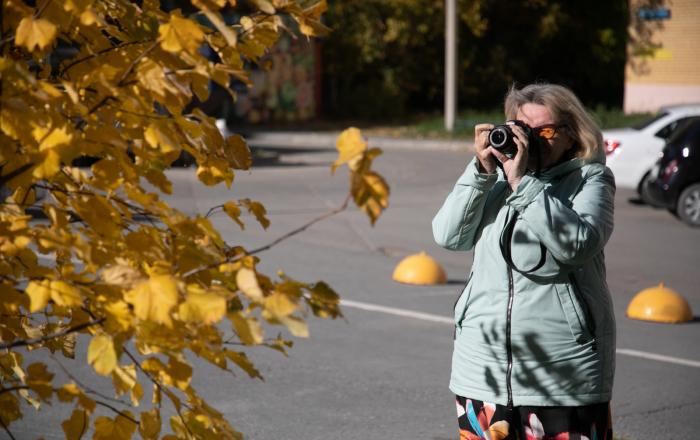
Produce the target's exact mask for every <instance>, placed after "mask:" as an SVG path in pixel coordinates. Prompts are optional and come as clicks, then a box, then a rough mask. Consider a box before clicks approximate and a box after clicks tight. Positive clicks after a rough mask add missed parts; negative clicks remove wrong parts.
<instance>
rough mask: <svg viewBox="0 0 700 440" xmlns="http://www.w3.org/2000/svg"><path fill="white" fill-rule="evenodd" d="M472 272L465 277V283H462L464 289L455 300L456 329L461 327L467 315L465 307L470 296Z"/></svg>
mask: <svg viewBox="0 0 700 440" xmlns="http://www.w3.org/2000/svg"><path fill="white" fill-rule="evenodd" d="M473 274H474V272H470V273H469V276H468V277H467V281H466V282H465V283H464V287H463V288H462V293H461V294H460V295H459V298H457V301H456V302H455V307H454V318H455V326H456V327H461V326H462V322H463V321H464V317H465V316H466V314H467V306H468V304H469V295H470V294H471V291H472V289H471V284H470V282H471V280H472V275H473Z"/></svg>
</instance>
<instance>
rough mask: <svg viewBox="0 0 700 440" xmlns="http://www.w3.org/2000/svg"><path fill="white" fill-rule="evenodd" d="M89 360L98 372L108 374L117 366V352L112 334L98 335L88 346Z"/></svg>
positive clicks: (103, 374)
mask: <svg viewBox="0 0 700 440" xmlns="http://www.w3.org/2000/svg"><path fill="white" fill-rule="evenodd" d="M87 360H88V363H89V364H90V365H92V367H93V368H94V369H95V371H96V372H97V373H98V374H101V375H102V376H107V375H108V374H110V373H111V372H112V371H113V370H114V369H115V368H116V366H117V353H116V351H114V341H113V340H112V337H111V336H108V335H97V336H95V337H93V338H92V340H91V341H90V345H89V346H88V352H87Z"/></svg>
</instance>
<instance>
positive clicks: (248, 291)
mask: <svg viewBox="0 0 700 440" xmlns="http://www.w3.org/2000/svg"><path fill="white" fill-rule="evenodd" d="M236 285H238V289H239V290H240V291H241V292H243V294H244V295H245V296H247V297H248V298H250V299H252V300H253V301H257V302H261V301H262V300H263V291H262V289H261V288H260V284H258V278H257V276H256V275H255V271H253V270H252V269H248V268H247V267H242V268H240V269H239V270H238V272H236Z"/></svg>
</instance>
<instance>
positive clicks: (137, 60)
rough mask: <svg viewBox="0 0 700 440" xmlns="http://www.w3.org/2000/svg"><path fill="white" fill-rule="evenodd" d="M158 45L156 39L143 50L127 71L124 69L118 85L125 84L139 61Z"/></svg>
mask: <svg viewBox="0 0 700 440" xmlns="http://www.w3.org/2000/svg"><path fill="white" fill-rule="evenodd" d="M157 45H158V40H154V41H153V43H152V44H151V45H150V46H148V47H147V48H146V50H144V51H143V52H141V54H140V55H139V56H137V57H136V58H135V59H134V61H132V62H131V64H129V67H128V68H127V69H126V71H124V73H123V74H122V76H121V78H119V81H118V82H117V87H122V86H123V85H124V81H125V80H126V78H127V77H128V76H129V75H130V74H131V72H132V71H133V70H134V68H135V67H136V65H137V64H138V63H139V61H141V60H142V59H143V57H145V56H146V55H148V53H149V52H150V51H152V50H153V49H155V47H156V46H157Z"/></svg>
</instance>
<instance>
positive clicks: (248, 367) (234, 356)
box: [224, 350, 262, 379]
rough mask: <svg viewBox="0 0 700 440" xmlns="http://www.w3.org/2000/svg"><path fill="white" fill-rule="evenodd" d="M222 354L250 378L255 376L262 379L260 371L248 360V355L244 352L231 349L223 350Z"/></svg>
mask: <svg viewBox="0 0 700 440" xmlns="http://www.w3.org/2000/svg"><path fill="white" fill-rule="evenodd" d="M224 354H225V355H226V357H227V358H228V359H229V360H231V361H232V362H233V363H234V364H236V365H237V366H238V368H240V369H241V370H243V371H245V372H246V373H248V376H250V377H251V378H256V377H257V378H260V379H262V376H261V375H260V372H259V371H258V370H257V369H256V368H255V366H254V365H253V363H252V362H250V360H249V359H248V356H246V354H245V353H239V352H237V351H232V350H224Z"/></svg>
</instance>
